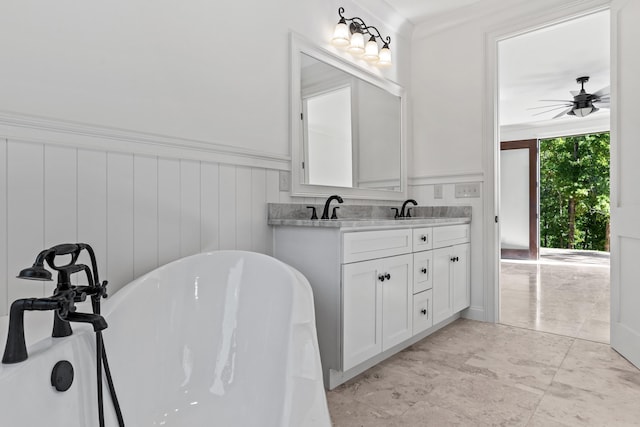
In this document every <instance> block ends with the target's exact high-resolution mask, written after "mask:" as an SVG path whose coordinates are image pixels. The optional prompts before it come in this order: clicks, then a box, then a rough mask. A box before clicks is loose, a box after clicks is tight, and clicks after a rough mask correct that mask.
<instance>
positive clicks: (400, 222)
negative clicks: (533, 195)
mask: <svg viewBox="0 0 640 427" xmlns="http://www.w3.org/2000/svg"><path fill="white" fill-rule="evenodd" d="M470 222H471V218H469V217H454V218H452V217H447V218H443V217H438V218H434V217H431V218H399V219H393V218H391V219H389V218H383V219H375V218H344V219H315V220H311V219H273V218H271V219H269V221H268V223H269V225H279V226H298V227H327V228H364V227H366V228H368V227H385V228H407V227H408V228H415V227H422V226H427V227H434V226H441V225H456V224H469V223H470Z"/></svg>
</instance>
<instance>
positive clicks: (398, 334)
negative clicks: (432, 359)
mask: <svg viewBox="0 0 640 427" xmlns="http://www.w3.org/2000/svg"><path fill="white" fill-rule="evenodd" d="M380 261H381V262H382V270H381V271H379V272H378V274H379V276H380V275H381V274H382V275H384V276H383V277H384V281H382V282H381V283H382V350H383V351H384V350H387V349H389V348H391V347H393V346H394V345H396V344H399V343H401V342H402V341H404V340H406V339H409V338H411V335H412V331H413V329H412V322H413V277H412V273H413V268H412V265H413V256H412V255H411V254H407V255H400V256H394V257H391V258H386V259H383V260H380Z"/></svg>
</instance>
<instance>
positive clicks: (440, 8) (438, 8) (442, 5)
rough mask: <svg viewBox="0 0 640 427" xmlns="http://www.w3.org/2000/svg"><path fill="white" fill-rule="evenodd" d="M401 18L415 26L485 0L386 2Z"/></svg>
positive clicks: (388, 0)
mask: <svg viewBox="0 0 640 427" xmlns="http://www.w3.org/2000/svg"><path fill="white" fill-rule="evenodd" d="M385 1H386V2H387V3H388V4H390V5H391V7H392V8H394V9H395V10H396V11H397V12H398V13H399V14H400V15H401V16H403V17H405V18H406V19H408V20H409V21H411V22H413V23H414V24H418V23H420V22H421V21H424V20H426V19H429V18H432V17H433V16H436V15H440V14H445V13H448V12H450V11H453V10H456V9H460V8H463V7H465V6H469V5H471V4H473V3H480V2H481V1H483V0H385Z"/></svg>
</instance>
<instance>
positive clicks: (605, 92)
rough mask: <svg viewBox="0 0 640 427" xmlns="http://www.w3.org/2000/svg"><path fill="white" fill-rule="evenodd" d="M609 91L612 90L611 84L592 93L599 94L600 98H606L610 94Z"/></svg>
mask: <svg viewBox="0 0 640 427" xmlns="http://www.w3.org/2000/svg"><path fill="white" fill-rule="evenodd" d="M609 92H611V88H610V86H605V87H603V88H602V89H600V90H599V91H597V92H593V93H592V95H594V96H597V97H598V98H604V97H605V96H609Z"/></svg>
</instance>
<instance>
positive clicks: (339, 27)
mask: <svg viewBox="0 0 640 427" xmlns="http://www.w3.org/2000/svg"><path fill="white" fill-rule="evenodd" d="M331 43H333V45H334V46H340V47H344V46H347V45H348V44H349V27H348V26H347V22H346V21H345V20H344V18H341V19H340V22H338V23H337V24H336V29H335V30H334V31H333V39H331Z"/></svg>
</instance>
